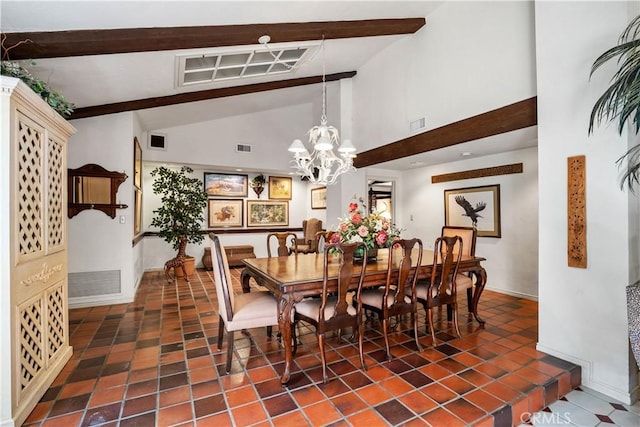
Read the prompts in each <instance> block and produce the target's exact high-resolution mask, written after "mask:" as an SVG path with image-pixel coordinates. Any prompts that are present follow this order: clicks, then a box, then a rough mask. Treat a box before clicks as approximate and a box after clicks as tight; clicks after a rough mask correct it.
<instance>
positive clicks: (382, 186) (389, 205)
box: [367, 178, 395, 222]
mask: <svg viewBox="0 0 640 427" xmlns="http://www.w3.org/2000/svg"><path fill="white" fill-rule="evenodd" d="M368 189H369V191H368V205H367V206H368V207H369V212H374V211H375V212H378V213H380V214H381V215H382V216H384V217H386V218H388V219H389V221H391V222H393V218H394V216H395V202H394V189H395V182H394V181H393V180H389V179H376V178H369V180H368Z"/></svg>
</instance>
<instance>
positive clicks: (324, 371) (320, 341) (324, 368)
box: [318, 334, 327, 384]
mask: <svg viewBox="0 0 640 427" xmlns="http://www.w3.org/2000/svg"><path fill="white" fill-rule="evenodd" d="M318 346H320V358H321V359H322V382H323V383H325V384H326V383H327V357H326V356H325V354H324V334H320V335H318Z"/></svg>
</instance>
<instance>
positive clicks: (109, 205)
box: [67, 163, 127, 218]
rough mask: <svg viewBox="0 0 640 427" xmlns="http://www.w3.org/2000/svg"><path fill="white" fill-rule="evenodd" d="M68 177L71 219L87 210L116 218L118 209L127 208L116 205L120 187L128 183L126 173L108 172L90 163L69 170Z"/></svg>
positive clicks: (69, 213)
mask: <svg viewBox="0 0 640 427" xmlns="http://www.w3.org/2000/svg"><path fill="white" fill-rule="evenodd" d="M67 177H68V179H67V186H68V191H69V202H68V207H69V212H68V215H69V218H73V217H74V216H76V215H77V214H78V213H80V212H82V211H83V210H86V209H97V210H99V211H102V212H104V213H106V214H107V215H109V216H110V217H111V218H115V217H116V209H126V208H127V205H123V204H120V203H116V194H117V193H118V187H120V184H122V183H123V182H125V181H126V179H127V174H126V173H124V172H112V171H108V170H106V169H105V168H103V167H102V166H100V165H96V164H93V163H89V164H86V165H84V166H82V167H79V168H78V169H69V170H68V172H67Z"/></svg>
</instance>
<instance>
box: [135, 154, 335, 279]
mask: <svg viewBox="0 0 640 427" xmlns="http://www.w3.org/2000/svg"><path fill="white" fill-rule="evenodd" d="M145 154H146V153H145V152H144V150H143V158H145ZM156 166H158V165H157V164H154V163H144V164H143V175H142V180H143V206H144V210H143V221H142V228H143V230H144V231H158V230H157V229H154V228H152V227H151V226H150V224H151V221H152V220H153V211H154V210H156V209H157V208H158V207H160V196H159V195H157V194H154V193H153V189H152V185H153V177H152V176H151V171H152V170H153V169H154V168H155V167H156ZM180 166H181V165H171V167H175V168H176V169H177V168H179V167H180ZM192 169H193V174H192V176H193V177H195V178H198V179H200V180H203V177H204V172H221V171H219V170H216V168H215V167H214V166H212V167H206V166H192ZM238 173H242V174H246V175H248V179H249V182H251V180H252V179H253V178H254V177H255V176H256V175H257V173H253V172H249V173H247V172H238ZM277 176H280V175H277ZM265 177H266V178H267V180H268V178H269V174H265ZM292 178H293V180H292V189H291V196H292V199H291V200H290V201H289V226H288V227H291V228H300V227H302V221H303V220H304V219H307V218H312V217H315V218H318V219H320V220H322V222H323V227H326V210H324V209H311V189H312V188H316V187H317V185H311V184H308V183H306V182H302V181H301V180H300V178H299V177H292ZM203 185H204V184H203ZM268 195H269V188H268V184H267V185H266V186H265V190H264V192H263V193H262V194H261V195H260V199H258V197H257V196H256V194H255V193H254V191H253V190H252V189H251V188H250V187H249V190H248V197H246V198H243V199H244V202H243V203H244V205H243V206H244V212H243V216H244V219H243V221H244V224H245V227H244V228H248V227H246V222H247V221H246V215H247V212H246V210H247V203H246V200H267V199H268V197H269V196H268ZM202 228H203V229H206V228H207V213H206V212H205V214H204V223H203V226H202ZM284 228H286V227H284ZM213 231H215V230H213ZM297 234H298V235H299V236H300V237H302V233H301V232H298V233H297ZM266 239H267V233H263V232H260V233H242V234H220V241H221V242H222V244H223V245H227V246H229V245H252V246H253V247H254V251H255V254H256V256H258V257H261V256H262V257H266V256H267V247H266ZM209 244H210V241H209V239H208V238H205V240H204V241H203V242H202V243H200V244H193V243H189V244H188V245H187V255H190V256H193V257H195V258H196V265H197V266H200V267H201V266H202V256H203V255H204V248H205V247H207V246H208V245H209ZM174 256H175V251H174V250H173V248H172V247H171V245H169V244H168V243H167V242H165V241H164V240H162V239H161V238H159V237H151V236H148V237H145V238H144V256H143V260H144V261H143V268H144V270H154V269H159V268H162V267H163V266H164V263H165V262H166V261H167V260H168V259H170V258H173V257H174Z"/></svg>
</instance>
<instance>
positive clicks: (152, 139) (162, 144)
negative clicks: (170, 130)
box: [148, 133, 167, 150]
mask: <svg viewBox="0 0 640 427" xmlns="http://www.w3.org/2000/svg"><path fill="white" fill-rule="evenodd" d="M148 147H149V149H151V150H166V149H167V136H166V135H163V134H161V133H150V134H149V145H148Z"/></svg>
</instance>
